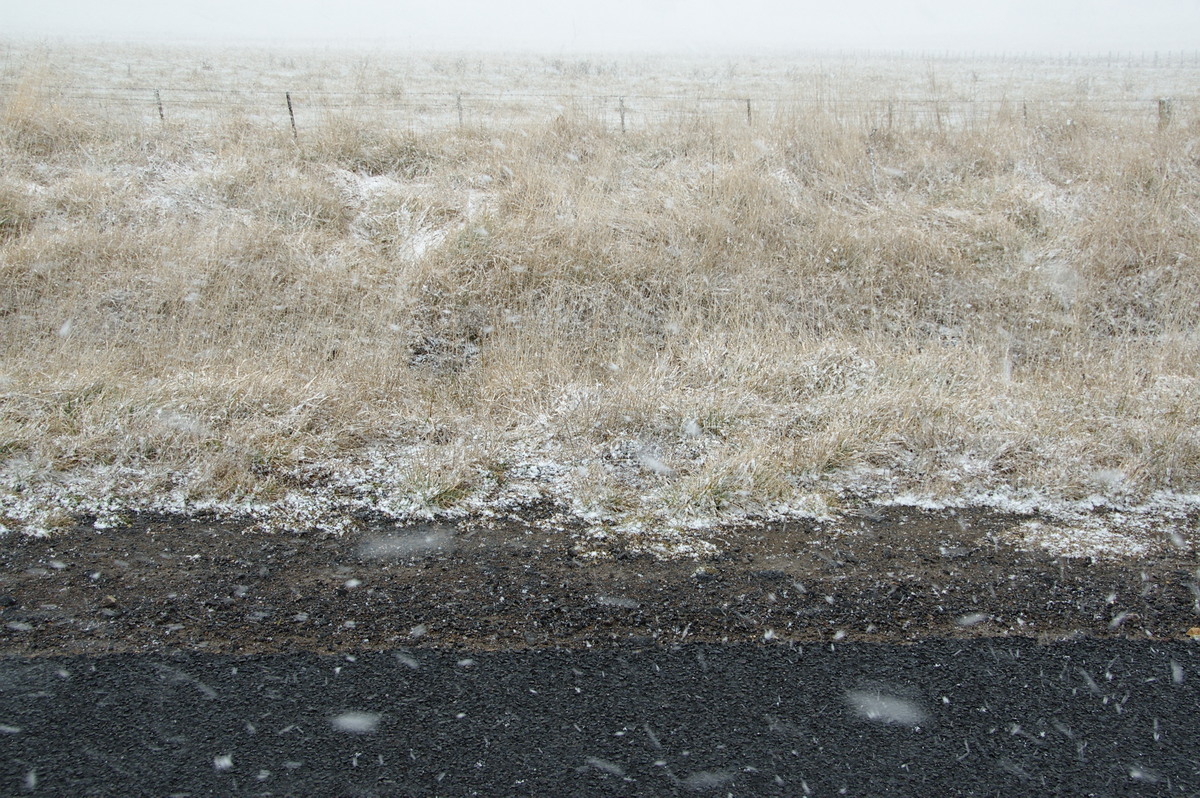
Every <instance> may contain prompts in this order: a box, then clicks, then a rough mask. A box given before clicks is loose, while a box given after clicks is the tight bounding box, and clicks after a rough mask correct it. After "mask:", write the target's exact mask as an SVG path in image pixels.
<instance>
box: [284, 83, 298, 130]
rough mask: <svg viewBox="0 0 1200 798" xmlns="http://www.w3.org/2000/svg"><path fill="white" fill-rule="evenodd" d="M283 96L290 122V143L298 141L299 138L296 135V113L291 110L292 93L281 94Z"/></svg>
mask: <svg viewBox="0 0 1200 798" xmlns="http://www.w3.org/2000/svg"><path fill="white" fill-rule="evenodd" d="M283 96H284V97H286V98H287V104H288V119H290V120H292V141H299V140H300V138H299V136H298V135H297V134H296V113H295V111H293V110H292V93H291V92H290V91H287V92H284V93H283Z"/></svg>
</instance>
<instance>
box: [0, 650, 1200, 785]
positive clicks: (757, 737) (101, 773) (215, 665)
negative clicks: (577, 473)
mask: <svg viewBox="0 0 1200 798" xmlns="http://www.w3.org/2000/svg"><path fill="white" fill-rule="evenodd" d="M1198 743H1200V645H1198V644H1196V643H1194V642H1191V641H1186V640H1182V641H1136V640H1121V639H1107V640H1095V639H1084V640H1076V641H1072V642H1060V643H1054V644H1050V645H1039V644H1038V643H1037V642H1036V641H1034V640H1029V639H1018V638H979V639H972V640H945V639H941V640H929V641H925V642H922V643H921V644H919V645H913V646H906V645H894V644H881V643H866V642H843V643H828V642H825V643H811V644H805V645H803V646H801V645H796V644H780V645H775V646H771V645H753V644H737V645H725V646H719V645H701V644H697V645H684V646H676V647H648V648H644V649H635V648H608V649H603V650H601V649H592V650H578V649H576V650H543V651H536V650H526V651H509V652H480V653H469V652H463V651H458V652H453V651H444V650H435V649H412V650H408V651H391V652H387V651H377V652H373V653H364V654H362V655H359V656H353V655H346V654H339V655H333V656H320V655H317V654H313V653H298V654H273V655H263V656H250V657H248V656H230V655H212V654H200V653H179V654H176V655H171V654H169V653H166V654H164V653H158V654H115V655H111V656H101V657H88V658H83V657H34V658H25V657H13V656H9V657H6V658H3V659H0V750H2V757H0V759H2V770H0V794H4V795H23V794H35V795H70V796H81V795H111V796H140V795H153V796H167V795H180V796H182V795H196V796H198V795H319V796H373V795H380V796H384V795H447V796H455V795H488V796H493V795H539V796H564V795H588V796H592V795H693V794H695V795H704V794H711V795H745V796H762V795H789V796H798V795H843V794H844V795H920V796H935V795H996V796H1013V795H1111V796H1131V795H1147V796H1150V795H1200V745H1198Z"/></svg>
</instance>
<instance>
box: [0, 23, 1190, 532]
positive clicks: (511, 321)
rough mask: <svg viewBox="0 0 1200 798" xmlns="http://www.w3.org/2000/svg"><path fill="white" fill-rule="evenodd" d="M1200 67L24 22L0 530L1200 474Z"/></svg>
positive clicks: (8, 277)
mask: <svg viewBox="0 0 1200 798" xmlns="http://www.w3.org/2000/svg"><path fill="white" fill-rule="evenodd" d="M1197 73H1200V66H1197V65H1196V64H1194V63H1176V64H1174V65H1169V64H1166V63H1158V62H1150V61H1147V60H1146V59H1142V60H1141V61H1140V62H1127V61H1121V60H1117V61H1115V62H1114V61H1104V60H1097V61H1090V62H1089V61H1083V62H1076V63H1073V64H1072V63H1066V62H1057V61H1055V62H1049V61H1046V62H1039V61H1033V60H1012V61H1004V62H1002V61H998V60H997V61H978V62H973V61H967V60H958V59H921V58H910V59H900V58H890V59H886V58H877V59H874V60H872V59H855V58H848V57H847V58H832V57H831V58H827V59H824V60H823V59H821V58H819V57H817V56H811V57H805V58H796V59H785V58H774V59H765V58H762V59H750V58H746V59H741V60H739V59H735V58H725V59H710V60H704V59H687V60H685V59H676V60H671V59H652V58H640V59H638V58H632V57H630V58H623V59H592V60H566V61H564V60H562V59H552V58H539V57H534V56H527V57H517V56H508V57H501V56H493V57H486V58H485V57H482V56H463V57H452V56H428V57H424V56H416V55H403V56H401V55H388V54H386V53H378V52H376V53H357V54H353V53H349V54H336V53H329V52H324V51H322V52H313V53H306V52H302V51H295V52H264V53H257V54H252V55H251V54H247V53H237V52H227V51H220V50H212V51H200V50H174V51H167V50H161V51H160V50H152V49H145V48H143V49H137V48H128V49H126V50H119V51H115V54H114V51H111V50H110V51H107V52H105V53H103V54H102V53H100V52H99V51H96V50H91V49H88V48H85V47H78V46H74V47H68V46H66V45H62V46H46V45H41V46H29V45H17V44H8V45H5V46H4V48H3V56H2V60H0V523H3V525H4V527H5V528H8V529H14V530H15V529H23V530H26V531H33V532H37V531H44V530H52V529H54V528H55V527H56V526H62V525H64V524H66V523H68V522H69V519H70V518H71V517H72V516H73V515H77V514H80V513H87V514H91V515H95V516H98V518H99V522H100V523H101V524H102V525H103V524H104V523H110V522H111V523H117V522H119V519H120V516H121V515H122V514H123V513H126V512H128V511H130V510H133V509H138V508H154V509H159V510H169V511H185V512H186V511H194V510H197V509H205V508H209V509H214V508H216V509H220V510H222V511H223V512H244V513H249V514H251V515H254V516H255V517H259V518H261V519H263V520H264V521H265V522H267V523H271V524H277V525H279V526H282V527H292V528H309V527H318V528H324V529H332V530H337V529H344V528H345V527H346V525H347V524H349V523H352V521H351V519H352V518H353V517H354V516H355V515H356V514H358V515H361V514H362V513H363V512H364V511H376V512H378V513H381V514H383V515H385V516H393V517H397V518H401V517H408V516H412V515H428V514H436V513H456V512H488V511H490V510H494V509H497V508H503V507H505V506H509V505H511V504H513V503H517V502H528V501H534V500H538V499H550V500H553V501H556V502H559V503H560V504H562V505H563V506H564V507H567V508H569V509H570V511H571V512H572V513H574V514H575V515H577V516H579V517H582V518H585V519H589V520H591V521H592V522H594V523H596V524H608V525H613V524H616V525H618V526H620V525H624V526H626V527H639V526H640V527H643V528H650V527H672V526H673V527H685V526H688V525H700V524H709V523H713V522H718V521H722V520H731V519H739V518H746V517H753V516H762V515H769V514H777V515H778V514H784V515H786V514H788V513H817V514H824V513H836V512H837V511H838V509H839V508H840V507H844V506H847V505H849V504H853V503H854V502H857V501H860V500H863V499H888V498H895V497H897V496H906V497H909V499H913V500H916V499H914V498H913V497H917V498H919V499H927V500H929V501H935V502H950V503H955V502H957V503H963V502H966V503H979V502H982V503H989V502H990V503H1003V502H1006V501H1007V502H1021V501H1033V502H1041V503H1042V504H1050V503H1054V502H1065V503H1072V502H1074V503H1076V504H1078V503H1081V502H1082V503H1086V504H1090V505H1096V504H1103V503H1108V504H1109V505H1111V506H1133V505H1136V504H1145V503H1147V502H1151V501H1154V500H1160V499H1163V497H1179V496H1181V495H1182V496H1186V495H1188V494H1195V493H1197V492H1200V414H1198V410H1197V408H1198V407H1200V381H1198V376H1200V333H1198V332H1197V329H1196V323H1197V320H1198V319H1200V288H1198V284H1200V283H1198V278H1200V260H1198V259H1200V108H1198V106H1197V103H1196V98H1195V97H1188V96H1187V95H1186V91H1187V87H1188V86H1192V87H1194V86H1195V85H1197V84H1196V78H1197V77H1198V74H1197ZM156 88H161V93H160V95H159V99H161V100H162V101H163V104H164V113H163V117H162V118H161V119H160V117H159V112H158V109H157V108H156V101H155V99H154V90H155V89H156ZM285 91H286V92H291V93H292V94H293V96H294V97H295V98H296V100H297V103H296V105H297V109H296V110H297V130H296V135H295V136H293V131H292V129H291V126H290V122H289V119H288V116H287V110H286V107H285V106H284V105H283V96H284V92H285ZM1161 96H1174V100H1173V102H1172V105H1171V108H1170V110H1171V115H1170V117H1169V119H1168V118H1165V117H1163V118H1160V116H1159V113H1158V104H1157V99H1158V98H1159V97H1161ZM744 98H751V101H752V103H753V114H752V115H749V118H748V114H747V108H746V103H745V101H744ZM272 104H273V105H272ZM622 107H623V108H624V109H625V110H626V114H627V119H626V122H625V128H626V129H625V130H624V131H623V130H622V124H621V121H620V109H621V108H622ZM460 108H462V109H463V110H462V112H461V117H462V122H461V124H460V123H459V116H460V112H459V109H460ZM1156 497H1157V498H1156Z"/></svg>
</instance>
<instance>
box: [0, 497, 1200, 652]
mask: <svg viewBox="0 0 1200 798" xmlns="http://www.w3.org/2000/svg"><path fill="white" fill-rule="evenodd" d="M1028 520H1029V519H1028V517H1017V516H1012V515H1004V514H997V513H994V512H988V511H967V512H964V511H958V512H951V511H944V512H925V511H920V510H913V509H908V508H889V509H886V510H882V511H876V510H872V511H871V512H870V513H864V514H861V515H851V516H848V517H847V518H844V519H842V520H839V521H838V522H836V523H833V522H830V523H819V522H816V521H812V522H788V523H778V524H771V525H767V526H764V527H751V528H745V529H731V530H724V531H722V532H721V533H720V535H719V538H720V539H721V541H722V548H723V552H724V553H723V554H721V555H719V556H717V557H714V558H712V559H709V560H704V561H695V560H687V561H672V562H662V561H658V560H655V559H653V558H650V557H646V556H639V555H631V554H627V553H622V552H621V551H620V550H619V549H618V550H616V551H615V553H614V554H613V556H612V557H610V558H604V559H592V558H586V557H581V556H580V555H579V552H580V551H582V550H583V549H582V548H581V547H580V546H579V545H578V543H579V536H580V534H581V533H582V530H581V528H579V527H578V526H575V525H573V523H572V522H571V521H570V520H569V519H568V518H567V517H565V516H562V515H560V514H558V513H557V512H556V511H555V510H554V509H553V508H545V507H542V508H532V509H529V510H527V511H525V512H524V513H522V514H520V515H518V516H514V517H510V518H505V519H476V520H469V521H462V522H458V523H456V524H454V525H449V524H439V523H435V524H420V525H415V526H407V527H397V526H393V525H386V524H381V523H375V522H372V521H370V520H364V521H363V523H362V524H361V525H360V528H359V529H358V531H356V532H355V533H353V534H347V535H345V536H343V537H331V536H323V535H319V534H316V533H310V534H288V533H270V532H264V531H260V530H255V529H254V528H253V527H250V526H248V525H244V524H238V523H231V522H227V521H216V520H206V519H203V518H187V519H185V518H164V517H139V518H135V519H133V521H132V523H131V524H130V525H128V526H126V527H122V528H117V529H106V530H97V529H95V528H93V526H92V525H91V524H90V523H88V522H87V521H88V519H82V520H81V522H80V524H79V525H77V526H76V527H75V528H73V529H71V530H68V531H64V532H63V533H62V534H60V535H58V536H56V537H53V538H46V539H36V538H24V537H17V536H9V537H8V538H7V539H5V540H4V541H3V547H2V550H0V653H5V654H21V655H37V654H101V653H106V652H146V651H156V650H161V651H170V650H174V649H202V650H209V651H220V652H229V653H246V654H249V653H267V652H289V651H298V650H310V651H317V652H336V651H351V650H353V651H364V650H371V649H397V648H417V647H427V646H434V647H449V648H474V649H481V648H482V649H513V648H543V647H593V646H606V645H612V644H617V643H619V644H622V645H628V644H630V643H633V644H635V645H637V644H644V645H671V644H675V643H681V642H697V641H712V642H720V641H731V642H735V641H771V640H775V641H788V640H797V641H817V640H823V641H835V640H876V641H893V642H913V641H917V640H921V639H925V638H956V637H957V638H962V637H979V636H1023V637H1033V638H1039V639H1042V640H1055V639H1062V638H1070V637H1075V636H1095V637H1105V636H1122V637H1136V638H1142V639H1145V638H1147V637H1150V638H1156V639H1163V638H1182V637H1184V636H1185V635H1186V634H1187V631H1188V630H1189V629H1190V628H1192V627H1195V626H1197V624H1200V616H1198V611H1200V606H1198V602H1200V599H1198V597H1197V596H1198V593H1200V588H1197V586H1196V580H1197V575H1196V568H1197V561H1196V551H1195V549H1194V547H1188V548H1178V547H1177V548H1174V549H1173V550H1171V551H1169V552H1167V553H1166V554H1163V553H1162V551H1161V550H1158V553H1156V554H1153V555H1147V556H1144V557H1140V558H1125V559H1122V560H1101V559H1094V558H1079V557H1055V556H1053V555H1050V554H1047V553H1043V552H1027V551H1022V550H1019V549H1016V548H1013V547H1012V546H1010V545H1008V544H1006V543H1005V542H1003V541H1004V540H1005V539H1006V535H1005V532H1006V531H1007V530H1010V529H1012V528H1013V527H1014V526H1015V525H1017V524H1019V523H1022V522H1024V521H1028ZM1189 523H1190V525H1192V526H1193V528H1194V526H1195V524H1196V519H1194V518H1193V519H1191V521H1190V522H1189ZM1188 537H1189V539H1192V540H1194V539H1196V536H1195V535H1189V536H1188Z"/></svg>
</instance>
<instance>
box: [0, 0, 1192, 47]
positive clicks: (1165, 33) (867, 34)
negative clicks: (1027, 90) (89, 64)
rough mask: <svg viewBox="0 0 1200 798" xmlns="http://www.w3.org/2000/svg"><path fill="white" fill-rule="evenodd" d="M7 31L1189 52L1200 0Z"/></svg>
mask: <svg viewBox="0 0 1200 798" xmlns="http://www.w3.org/2000/svg"><path fill="white" fill-rule="evenodd" d="M4 6H7V7H6V8H5V7H4ZM4 36H20V37H22V38H25V37H30V36H32V37H38V38H58V37H80V36H83V37H89V38H96V37H99V38H105V39H119V40H129V39H135V40H144V39H151V40H163V41H167V40H170V41H179V40H204V41H222V42H230V43H234V42H239V41H242V42H245V41H253V42H262V41H264V40H274V41H279V42H281V43H283V42H305V43H312V42H329V41H336V42H357V43H369V44H378V45H393V46H397V47H402V48H406V49H417V50H424V49H469V50H539V51H549V52H597V51H630V50H643V51H691V52H711V51H726V50H747V49H763V48H769V49H775V50H779V49H783V50H787V49H813V48H818V49H834V50H838V49H853V48H863V49H893V50H900V49H904V50H958V51H992V52H1000V51H1029V50H1037V51H1044V52H1052V53H1060V52H1068V51H1072V52H1083V51H1091V52H1106V51H1129V50H1142V51H1146V50H1188V51H1191V50H1194V49H1200V0H995V1H994V2H987V0H891V1H890V2H889V1H888V0H832V2H831V1H830V0H820V2H813V1H812V0H799V1H798V2H785V1H784V0H640V1H639V0H592V1H591V2H585V1H580V0H513V1H511V2H506V1H504V0H393V1H392V2H388V1H387V0H2V2H0V37H4Z"/></svg>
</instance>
